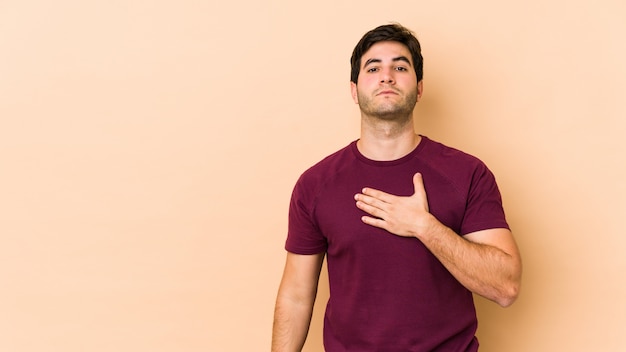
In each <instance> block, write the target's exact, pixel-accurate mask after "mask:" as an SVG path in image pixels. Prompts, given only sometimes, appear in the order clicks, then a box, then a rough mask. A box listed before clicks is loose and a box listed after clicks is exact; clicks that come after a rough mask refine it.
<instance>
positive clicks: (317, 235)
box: [285, 177, 328, 254]
mask: <svg viewBox="0 0 626 352" xmlns="http://www.w3.org/2000/svg"><path fill="white" fill-rule="evenodd" d="M316 193H317V190H316V187H315V184H314V183H312V182H306V179H305V178H304V177H300V179H299V180H298V182H297V183H296V186H295V187H294V190H293V192H292V194H291V202H290V204H289V223H288V232H287V240H286V242H285V249H286V250H287V251H289V252H292V253H296V254H317V253H322V252H325V251H326V249H327V248H328V243H327V241H326V238H325V237H324V236H323V234H322V233H321V231H320V230H319V228H318V226H317V224H316V222H315V219H314V209H315V195H316Z"/></svg>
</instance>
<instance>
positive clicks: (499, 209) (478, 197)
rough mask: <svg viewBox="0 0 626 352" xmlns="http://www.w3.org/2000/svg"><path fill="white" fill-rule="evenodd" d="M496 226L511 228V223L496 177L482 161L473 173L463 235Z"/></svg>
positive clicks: (462, 229)
mask: <svg viewBox="0 0 626 352" xmlns="http://www.w3.org/2000/svg"><path fill="white" fill-rule="evenodd" d="M494 228H506V229H509V225H508V223H507V221H506V218H505V214H504V209H503V206H502V196H501V195H500V190H499V189H498V185H497V183H496V179H495V177H494V175H493V173H492V172H491V171H490V170H489V169H488V168H487V166H486V165H485V164H483V163H480V164H479V165H478V166H477V167H476V168H475V170H474V173H473V175H472V182H471V185H470V189H469V194H468V198H467V208H466V211H465V216H464V219H463V223H462V226H461V235H467V234H470V233H472V232H476V231H481V230H487V229H494Z"/></svg>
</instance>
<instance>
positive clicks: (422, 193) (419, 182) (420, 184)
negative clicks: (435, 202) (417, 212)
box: [413, 172, 428, 211]
mask: <svg viewBox="0 0 626 352" xmlns="http://www.w3.org/2000/svg"><path fill="white" fill-rule="evenodd" d="M413 187H414V188H415V193H414V194H413V196H414V197H416V198H417V199H419V200H421V201H422V202H423V203H424V205H425V206H426V210H427V211H428V197H427V196H426V189H425V188H424V178H423V177H422V174H421V173H419V172H418V173H416V174H415V175H413Z"/></svg>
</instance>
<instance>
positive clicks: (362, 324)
mask: <svg viewBox="0 0 626 352" xmlns="http://www.w3.org/2000/svg"><path fill="white" fill-rule="evenodd" d="M351 64H352V75H351V91H352V97H353V99H354V101H355V103H357V104H358V105H359V108H360V110H361V136H360V139H358V140H357V141H355V142H352V143H351V144H350V145H348V146H347V147H345V148H343V149H341V150H340V151H338V152H336V153H334V154H332V155H330V156H328V157H327V158H325V159H324V160H322V161H321V162H319V163H318V164H316V165H315V166H313V167H312V168H310V169H309V170H307V171H306V172H304V173H303V174H302V176H301V177H300V179H299V180H298V182H297V183H296V185H295V188H294V191H293V194H292V199H291V205H290V210H289V229H288V235H287V241H286V249H287V251H288V253H287V259H286V264H285V269H284V273H283V278H282V281H281V284H280V288H279V291H278V297H277V301H276V309H275V316H274V329H273V340H272V351H274V352H278V351H300V350H301V349H302V346H303V344H304V341H305V339H306V335H307V332H308V328H309V324H310V320H311V314H312V309H313V304H314V301H315V296H316V293H317V285H318V279H319V274H320V270H321V265H322V262H323V258H324V256H325V255H326V256H327V266H328V276H329V284H330V298H329V301H328V304H327V307H326V315H325V318H324V346H325V349H326V351H329V352H340V351H385V352H389V351H398V352H400V351H402V352H406V351H477V350H478V341H477V339H476V337H475V332H476V328H477V321H476V312H475V308H474V302H473V297H472V293H475V294H478V295H481V296H484V297H486V298H488V299H490V300H492V301H494V302H496V303H498V304H499V305H501V306H503V307H506V306H509V305H510V304H512V303H513V302H514V301H515V299H516V298H517V295H518V292H519V288H520V281H521V260H520V254H519V251H518V248H517V246H516V244H515V241H514V239H513V236H512V234H511V231H510V230H509V226H508V224H507V222H506V220H505V216H504V211H503V208H502V202H501V198H500V193H499V190H498V187H497V185H496V182H495V179H494V176H493V175H492V173H491V172H490V171H489V170H488V169H487V167H486V166H485V165H484V164H483V163H482V162H481V161H480V160H478V159H476V158H475V157H473V156H470V155H468V154H465V153H463V152H460V151H458V150H456V149H452V148H449V147H447V146H444V145H442V144H440V143H437V142H435V141H433V140H431V139H429V138H427V137H425V136H421V135H419V134H416V133H415V130H414V123H413V109H414V107H415V104H416V103H417V102H418V101H419V99H420V98H421V96H422V91H423V82H422V67H423V60H422V56H421V48H420V44H419V42H418V40H417V39H416V38H415V36H414V35H413V33H412V32H411V31H409V30H408V29H406V28H404V27H402V26H400V25H397V24H392V25H384V26H380V27H378V28H375V29H373V30H371V31H370V32H368V33H366V34H365V35H364V36H363V38H362V39H361V40H360V42H359V43H358V44H357V46H356V47H355V49H354V52H353V54H352V59H351Z"/></svg>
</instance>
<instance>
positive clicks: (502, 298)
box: [494, 280, 521, 308]
mask: <svg viewBox="0 0 626 352" xmlns="http://www.w3.org/2000/svg"><path fill="white" fill-rule="evenodd" d="M520 286H521V285H520V281H519V280H517V281H515V282H511V283H509V284H508V285H506V287H504V288H503V290H502V291H501V293H500V295H498V297H497V298H496V299H495V300H494V301H495V302H496V303H497V304H499V305H500V307H502V308H506V307H510V306H511V305H512V304H513V303H515V301H516V300H517V297H518V296H519V292H520Z"/></svg>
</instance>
